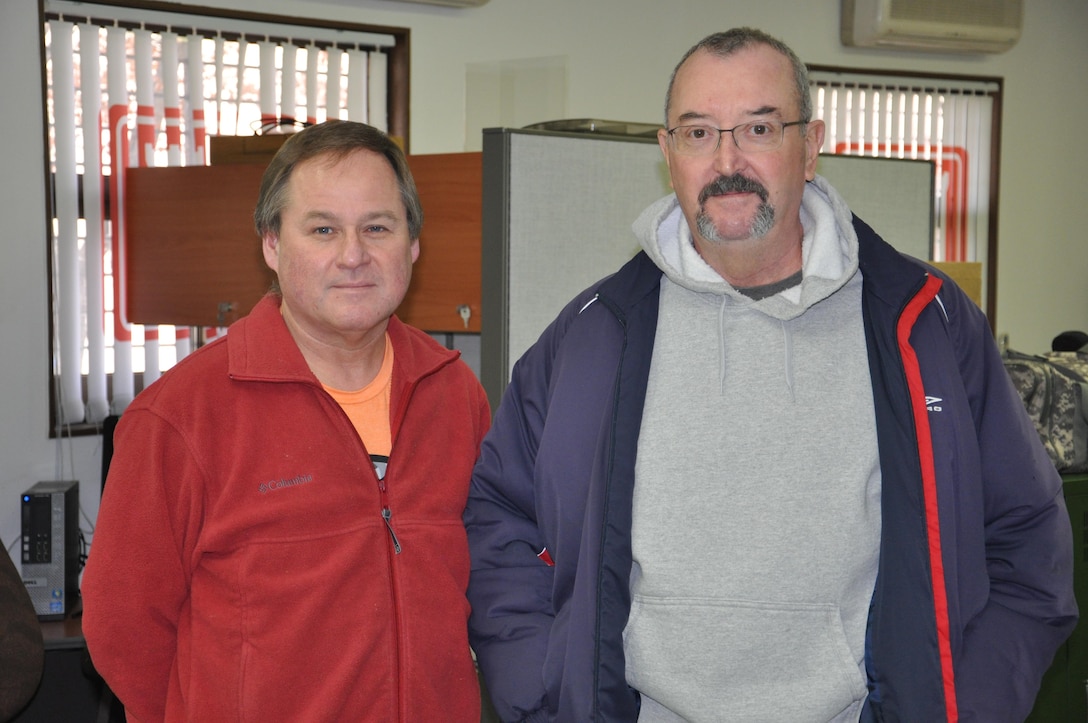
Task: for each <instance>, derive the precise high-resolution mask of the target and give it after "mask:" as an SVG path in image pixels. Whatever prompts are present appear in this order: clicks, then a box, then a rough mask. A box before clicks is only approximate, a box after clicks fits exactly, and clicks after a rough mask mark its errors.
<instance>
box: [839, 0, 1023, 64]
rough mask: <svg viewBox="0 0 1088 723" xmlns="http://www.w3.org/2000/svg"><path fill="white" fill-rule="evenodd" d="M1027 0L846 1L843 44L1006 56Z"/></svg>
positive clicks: (1020, 24)
mask: <svg viewBox="0 0 1088 723" xmlns="http://www.w3.org/2000/svg"><path fill="white" fill-rule="evenodd" d="M1023 23H1024V3H1023V0H842V21H841V26H840V31H841V36H842V43H843V45H848V46H854V47H860V48H888V49H898V50H928V51H935V52H945V53H1003V52H1005V51H1006V50H1008V49H1009V48H1011V47H1012V46H1013V45H1015V44H1016V41H1018V40H1019V39H1020V28H1021V27H1022V25H1023Z"/></svg>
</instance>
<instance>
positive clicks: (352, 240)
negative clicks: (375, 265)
mask: <svg viewBox="0 0 1088 723" xmlns="http://www.w3.org/2000/svg"><path fill="white" fill-rule="evenodd" d="M369 259H370V246H369V244H368V243H367V240H366V238H365V237H364V236H363V234H362V233H361V232H359V231H357V230H351V231H349V232H348V233H346V234H344V239H343V242H342V244H341V247H340V257H339V259H338V260H339V263H340V265H341V266H345V267H349V268H350V267H353V266H361V265H362V264H365V263H366V262H367V261H368V260H369Z"/></svg>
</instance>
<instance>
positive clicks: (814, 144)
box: [805, 120, 827, 181]
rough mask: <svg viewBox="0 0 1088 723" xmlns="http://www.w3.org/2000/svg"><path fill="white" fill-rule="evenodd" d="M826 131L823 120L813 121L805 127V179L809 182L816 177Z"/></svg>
mask: <svg viewBox="0 0 1088 723" xmlns="http://www.w3.org/2000/svg"><path fill="white" fill-rule="evenodd" d="M826 131H827V126H825V125H824V122H823V121H822V120H811V121H809V122H808V125H807V126H806V127H805V178H806V179H807V180H809V181H811V180H812V179H813V178H815V177H816V162H817V161H819V160H820V149H821V148H823V145H824V133H825V132H826Z"/></svg>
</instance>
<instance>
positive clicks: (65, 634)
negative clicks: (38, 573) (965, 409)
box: [12, 606, 124, 723]
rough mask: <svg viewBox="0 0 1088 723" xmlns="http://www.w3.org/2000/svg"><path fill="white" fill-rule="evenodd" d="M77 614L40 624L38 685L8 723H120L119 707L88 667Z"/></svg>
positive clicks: (80, 622)
mask: <svg viewBox="0 0 1088 723" xmlns="http://www.w3.org/2000/svg"><path fill="white" fill-rule="evenodd" d="M81 612H82V608H80V607H78V606H77V609H76V611H75V612H74V613H73V614H71V615H69V616H68V617H67V618H65V619H64V620H58V621H55V622H43V623H42V624H41V626H42V639H43V641H44V642H45V667H44V670H43V672H42V682H41V685H39V686H38V692H37V693H35V694H34V697H33V698H32V699H31V701H30V703H29V704H28V705H27V707H26V708H25V709H24V710H23V712H22V713H20V714H19V715H17V716H16V717H15V718H13V719H12V723H56V722H57V721H64V722H65V723H83V722H84V721H86V722H87V723H96V722H103V723H104V722H106V721H109V722H110V723H115V722H117V721H124V713H123V712H122V711H121V706H120V705H119V704H118V703H117V702H116V700H115V699H114V697H113V695H112V693H110V691H109V689H108V688H107V687H106V685H105V683H103V682H102V679H101V678H99V677H98V675H97V673H95V670H94V668H93V667H92V666H91V660H90V657H88V655H87V644H86V642H85V641H84V639H83V625H82V618H81ZM100 709H101V711H100Z"/></svg>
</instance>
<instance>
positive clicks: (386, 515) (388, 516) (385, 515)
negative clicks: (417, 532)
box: [382, 507, 400, 555]
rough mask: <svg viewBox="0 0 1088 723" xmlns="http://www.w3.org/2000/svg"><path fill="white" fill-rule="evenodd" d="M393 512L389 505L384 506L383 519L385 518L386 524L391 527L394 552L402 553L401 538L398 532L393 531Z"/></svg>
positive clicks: (390, 532)
mask: <svg viewBox="0 0 1088 723" xmlns="http://www.w3.org/2000/svg"><path fill="white" fill-rule="evenodd" d="M392 517H393V513H392V512H391V511H390V510H389V508H388V507H383V508H382V519H383V520H385V526H386V527H387V528H388V529H389V536H390V537H392V538H393V552H394V554H397V555H399V554H400V540H398V539H397V533H396V532H394V531H393V522H392Z"/></svg>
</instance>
